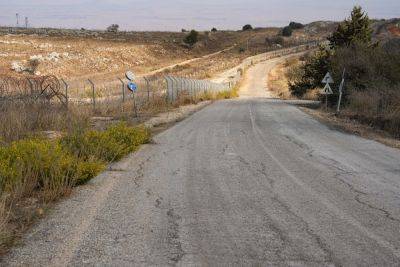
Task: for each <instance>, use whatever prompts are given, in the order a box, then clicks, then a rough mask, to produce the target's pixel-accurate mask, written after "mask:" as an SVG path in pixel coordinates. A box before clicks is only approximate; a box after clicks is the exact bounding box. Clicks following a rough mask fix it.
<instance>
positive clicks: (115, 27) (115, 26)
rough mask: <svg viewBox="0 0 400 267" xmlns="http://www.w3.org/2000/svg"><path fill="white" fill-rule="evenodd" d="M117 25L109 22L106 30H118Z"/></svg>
mask: <svg viewBox="0 0 400 267" xmlns="http://www.w3.org/2000/svg"><path fill="white" fill-rule="evenodd" d="M118 29H119V25H118V24H111V25H110V26H108V27H107V31H108V32H118Z"/></svg>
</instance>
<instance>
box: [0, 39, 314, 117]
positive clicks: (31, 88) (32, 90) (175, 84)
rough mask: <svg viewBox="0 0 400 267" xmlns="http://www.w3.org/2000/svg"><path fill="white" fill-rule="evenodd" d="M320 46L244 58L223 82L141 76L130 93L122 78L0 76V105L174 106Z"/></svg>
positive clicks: (225, 89)
mask: <svg viewBox="0 0 400 267" xmlns="http://www.w3.org/2000/svg"><path fill="white" fill-rule="evenodd" d="M317 45H318V43H310V44H306V45H300V46H297V47H292V48H286V49H280V50H275V51H271V52H267V53H263V54H259V55H256V56H252V57H249V58H247V59H245V60H244V61H243V62H242V64H240V65H239V66H237V68H236V72H235V74H234V75H232V76H230V77H228V78H227V79H225V80H224V81H223V82H218V83H217V82H212V81H209V80H198V79H192V78H184V77H175V76H157V75H153V76H140V77H138V78H137V79H136V80H135V84H136V85H137V90H136V91H134V92H131V91H130V90H128V88H127V85H128V82H129V81H128V80H127V79H126V78H121V77H119V78H118V77H113V78H110V77H101V78H98V77H97V78H91V79H86V80H84V79H80V80H69V81H68V80H66V79H65V80H64V79H58V78H57V77H54V76H42V77H37V76H30V77H18V78H16V77H8V76H0V103H1V102H2V101H48V102H51V103H56V102H57V103H61V104H62V105H64V106H66V107H67V108H68V104H69V103H73V104H78V105H79V104H83V105H92V107H93V110H96V108H97V107H98V106H99V105H103V106H104V105H115V104H118V103H120V104H122V105H124V104H125V103H126V102H133V104H134V106H135V110H137V109H139V110H140V109H141V108H142V107H144V106H146V105H149V104H150V103H155V104H156V103H160V102H161V101H165V102H167V103H168V104H174V103H175V102H177V101H180V100H181V99H182V98H189V99H192V100H196V99H198V98H199V97H200V96H201V95H204V94H207V93H211V94H213V93H219V92H222V91H227V90H230V89H232V88H233V87H234V86H235V85H236V84H237V83H238V82H239V81H240V80H241V79H242V76H243V74H244V71H245V70H246V69H247V68H248V67H249V66H251V65H253V64H256V63H259V62H261V61H265V60H268V59H272V58H275V57H280V56H284V55H288V54H292V53H296V52H302V51H306V50H308V49H311V48H314V47H316V46H317Z"/></svg>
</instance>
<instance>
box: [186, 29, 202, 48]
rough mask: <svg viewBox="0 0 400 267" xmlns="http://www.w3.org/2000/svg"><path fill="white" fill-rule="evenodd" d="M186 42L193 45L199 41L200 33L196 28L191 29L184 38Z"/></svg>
mask: <svg viewBox="0 0 400 267" xmlns="http://www.w3.org/2000/svg"><path fill="white" fill-rule="evenodd" d="M183 41H184V42H185V43H186V44H188V45H190V46H193V45H194V44H195V43H197V42H198V41H199V33H198V32H197V31H195V30H191V31H190V33H189V34H188V35H186V37H185V39H184V40H183Z"/></svg>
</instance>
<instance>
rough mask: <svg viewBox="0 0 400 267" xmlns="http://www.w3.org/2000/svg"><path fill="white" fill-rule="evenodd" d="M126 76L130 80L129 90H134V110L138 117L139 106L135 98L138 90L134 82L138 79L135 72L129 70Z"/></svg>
mask: <svg viewBox="0 0 400 267" xmlns="http://www.w3.org/2000/svg"><path fill="white" fill-rule="evenodd" d="M125 76H126V78H127V79H128V80H129V82H128V84H127V87H128V89H129V91H131V92H132V98H133V111H134V113H135V117H137V107H136V99H135V93H136V91H137V85H136V83H134V80H135V79H136V76H135V74H134V73H133V72H132V71H127V72H126V73H125Z"/></svg>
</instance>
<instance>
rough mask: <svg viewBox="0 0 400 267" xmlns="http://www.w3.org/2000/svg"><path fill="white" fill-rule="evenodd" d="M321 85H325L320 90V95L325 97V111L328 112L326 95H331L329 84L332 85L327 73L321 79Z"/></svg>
mask: <svg viewBox="0 0 400 267" xmlns="http://www.w3.org/2000/svg"><path fill="white" fill-rule="evenodd" d="M322 83H324V84H325V87H324V89H322V91H321V94H323V95H325V109H326V110H328V95H331V94H333V91H332V88H331V86H330V84H331V83H334V81H333V78H332V75H331V74H330V73H329V72H328V73H327V74H326V75H325V77H324V79H322Z"/></svg>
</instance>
